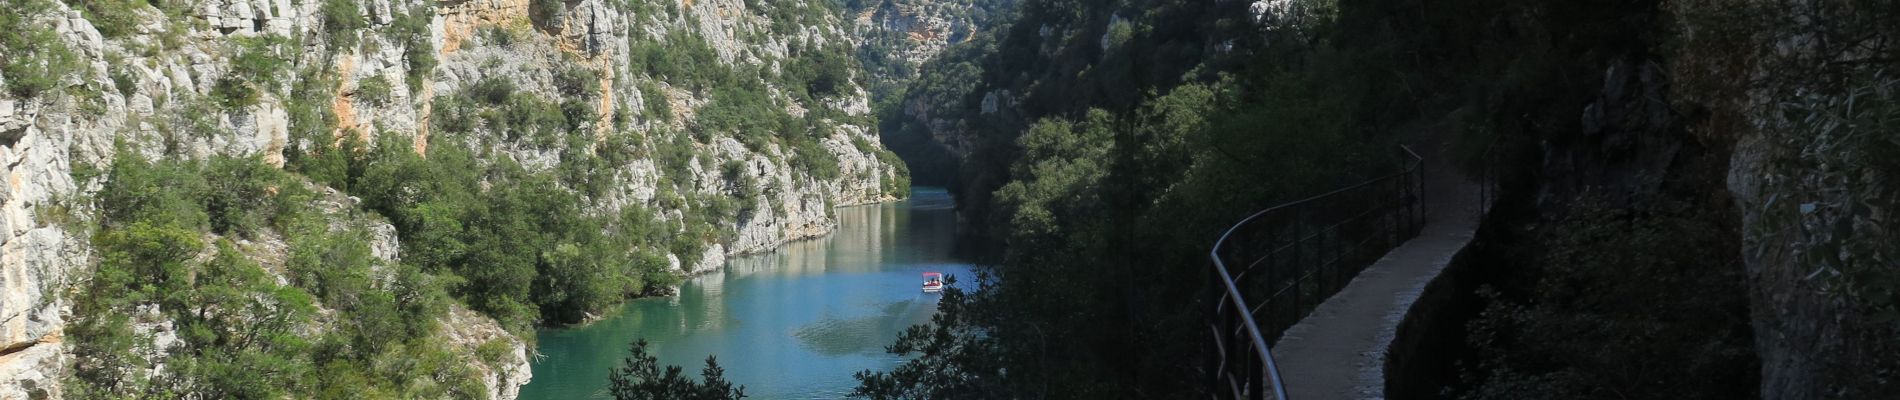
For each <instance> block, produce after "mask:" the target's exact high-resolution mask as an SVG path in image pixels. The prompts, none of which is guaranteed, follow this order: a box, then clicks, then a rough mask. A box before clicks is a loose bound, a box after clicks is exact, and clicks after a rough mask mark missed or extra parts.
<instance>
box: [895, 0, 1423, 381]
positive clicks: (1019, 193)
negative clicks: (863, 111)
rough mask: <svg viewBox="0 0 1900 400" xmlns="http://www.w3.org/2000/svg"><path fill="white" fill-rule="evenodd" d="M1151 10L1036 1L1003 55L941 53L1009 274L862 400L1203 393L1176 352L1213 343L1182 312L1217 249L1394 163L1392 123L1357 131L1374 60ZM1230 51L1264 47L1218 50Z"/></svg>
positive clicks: (906, 345) (984, 287) (978, 211)
mask: <svg viewBox="0 0 1900 400" xmlns="http://www.w3.org/2000/svg"><path fill="white" fill-rule="evenodd" d="M1138 3H1141V4H1133V5H1129V6H1128V8H1118V7H1103V8H1097V7H1093V6H1084V5H1077V4H1066V3H1056V2H1030V3H1025V4H1024V5H1023V9H1022V10H1021V13H1022V14H1021V19H1020V20H1018V21H1016V22H1015V23H1014V25H1012V26H1008V27H1004V28H1002V29H1001V30H999V31H998V32H997V35H998V36H996V37H994V38H978V39H976V40H973V41H971V42H970V43H968V44H965V45H963V46H964V47H962V48H959V49H953V50H952V51H951V52H950V53H947V54H949V56H948V57H956V56H958V55H971V56H976V57H977V58H976V59H974V60H969V59H963V60H959V59H955V58H943V59H939V60H937V61H935V62H933V63H932V64H931V65H930V66H929V67H927V69H926V72H925V75H924V77H923V78H922V79H921V80H920V81H918V82H917V83H915V84H913V85H912V90H913V91H912V92H911V94H912V96H918V97H913V98H915V99H922V100H924V101H933V102H939V105H938V106H937V107H940V108H938V109H937V110H936V112H937V113H939V115H949V116H950V118H951V120H952V121H955V122H956V123H957V124H960V125H959V126H958V128H959V129H967V130H968V134H967V135H968V136H969V137H973V138H974V139H975V140H977V143H976V146H977V147H976V148H975V149H973V153H972V154H971V155H970V156H969V158H968V159H966V161H964V163H963V171H962V178H961V179H960V182H962V183H963V186H962V187H961V188H960V191H961V193H959V198H960V202H962V203H963V204H961V207H963V209H962V210H963V212H964V213H965V215H966V216H969V217H970V218H972V219H973V220H975V221H981V222H982V223H981V224H979V225H976V226H978V227H988V228H989V229H988V230H986V231H984V233H987V234H988V235H989V236H991V237H992V238H995V239H998V240H999V241H1000V242H1002V244H1003V245H1004V246H1006V250H1005V256H1004V262H1003V264H1002V265H999V266H997V267H995V269H994V270H993V271H992V272H993V274H994V275H993V276H991V277H986V278H984V279H980V288H979V289H978V290H976V291H974V292H970V293H951V294H946V295H945V296H944V301H943V302H942V306H941V307H940V314H939V315H938V317H937V318H935V319H933V323H932V324H931V325H928V326H921V327H914V328H912V329H911V330H909V331H907V332H906V333H904V334H903V335H902V336H900V338H899V339H898V342H897V344H896V345H894V346H893V347H892V348H891V349H892V351H893V352H896V353H905V354H911V355H914V356H916V357H917V358H916V359H914V360H913V361H911V362H909V363H906V364H905V365H903V366H901V367H899V368H898V369H897V370H896V371H893V372H890V373H866V374H862V375H861V379H862V380H863V385H862V386H861V387H860V388H859V391H858V394H860V395H864V396H868V397H872V398H911V397H928V398H1007V397H1039V396H1056V397H1083V398H1090V397H1109V398H1115V397H1138V398H1168V397H1190V396H1193V395H1194V393H1197V392H1198V391H1199V390H1200V386H1201V384H1202V382H1201V379H1203V378H1204V377H1201V376H1198V375H1197V374H1196V373H1194V372H1193V371H1196V370H1198V368H1199V367H1200V365H1199V364H1198V363H1199V360H1198V359H1196V358H1193V357H1182V355H1184V354H1197V352H1198V351H1199V346H1201V345H1202V344H1201V343H1199V342H1196V341H1192V340H1179V338H1198V337H1201V336H1202V335H1200V334H1199V333H1198V332H1199V331H1197V329H1200V328H1197V327H1199V326H1200V324H1201V322H1202V319H1203V318H1204V316H1202V315H1200V314H1199V313H1196V312H1192V311H1191V310H1195V309H1196V308H1193V306H1191V305H1190V306H1186V307H1187V308H1185V310H1190V311H1189V312H1184V306H1183V302H1184V301H1191V300H1188V299H1196V298H1198V297H1200V296H1199V293H1200V291H1201V290H1202V287H1201V286H1202V282H1201V279H1200V278H1201V277H1203V276H1205V275H1204V274H1205V270H1204V268H1205V266H1204V264H1203V263H1202V262H1201V261H1200V260H1202V258H1201V257H1203V256H1204V253H1203V252H1204V251H1205V246H1206V244H1207V242H1208V240H1209V239H1210V238H1211V237H1212V236H1214V235H1216V234H1217V233H1218V229H1220V228H1222V227H1224V226H1225V225H1226V224H1227V223H1229V222H1231V221H1232V220H1233V219H1235V218H1238V217H1239V216H1241V215H1244V213H1245V212H1247V211H1250V210H1251V209H1253V208H1255V207H1259V206H1260V205H1262V204H1270V203H1272V202H1273V201H1276V200H1282V199H1288V198H1291V197H1293V196H1296V195H1299V194H1303V193H1310V192H1312V191H1314V190H1318V189H1320V188H1323V187H1329V186H1332V185H1335V184H1338V183H1342V182H1348V181H1350V180H1352V179H1355V178H1358V177H1361V176H1364V175H1367V174H1370V173H1371V172H1372V171H1375V170H1381V169H1377V168H1378V167H1379V166H1381V165H1390V164H1387V163H1385V161H1387V160H1389V158H1387V157H1388V156H1387V154H1389V153H1388V152H1386V151H1385V150H1387V149H1389V148H1390V147H1389V146H1391V144H1392V143H1393V140H1394V137H1395V135H1393V134H1391V133H1389V132H1390V131H1389V130H1388V129H1387V128H1389V126H1387V125H1384V123H1382V122H1380V121H1378V120H1367V119H1363V118H1357V114H1358V113H1361V112H1363V110H1362V109H1360V108H1359V107H1361V105H1362V101H1363V100H1364V99H1365V97H1364V96H1368V95H1369V93H1368V91H1369V88H1367V87H1362V86H1358V85H1340V83H1341V82H1348V80H1345V79H1342V77H1347V76H1353V74H1359V73H1366V72H1365V70H1366V69H1370V68H1371V67H1370V66H1366V65H1363V62H1362V61H1363V60H1364V59H1365V57H1364V56H1362V55H1358V54H1353V53H1349V52H1346V51H1343V50H1339V49H1333V48H1330V47H1328V46H1326V45H1324V44H1323V43H1318V42H1316V41H1314V42H1309V41H1305V40H1285V41H1282V42H1278V43H1276V44H1273V45H1271V46H1269V45H1267V44H1266V43H1264V42H1260V41H1259V40H1258V37H1257V36H1255V35H1252V34H1242V33H1243V32H1252V31H1250V30H1239V29H1236V28H1221V27H1230V26H1234V25H1244V23H1241V22H1240V21H1238V20H1234V19H1233V18H1235V17H1234V16H1237V15H1244V11H1243V10H1238V9H1234V7H1244V5H1224V6H1223V5H1213V6H1209V5H1207V4H1204V3H1191V4H1190V3H1189V2H1169V1H1152V2H1138ZM1132 10H1145V11H1132ZM1116 13H1119V15H1121V16H1122V17H1121V18H1124V19H1123V20H1122V21H1123V22H1120V23H1117V24H1109V23H1107V22H1108V21H1109V20H1110V19H1111V17H1110V16H1111V14H1116ZM1044 25H1047V26H1050V27H1051V28H1050V29H1051V30H1054V31H1055V32H1069V33H1060V34H1047V35H1045V33H1044V32H1042V29H1041V28H1040V27H1041V26H1044ZM1302 28H1303V29H1311V31H1306V32H1303V34H1322V33H1325V32H1326V31H1324V30H1321V29H1320V28H1321V27H1302ZM1110 30H1112V31H1114V32H1118V33H1116V34H1113V35H1106V36H1107V37H1109V38H1110V40H1108V41H1107V44H1108V46H1106V47H1104V46H1103V45H1102V43H1104V42H1103V41H1101V40H1099V38H1102V37H1105V34H1106V33H1108V31H1110ZM1044 36H1048V37H1063V38H1066V39H1063V42H1060V43H1059V45H1057V44H1050V43H1046V42H1043V41H1042V40H1040V39H1037V38H1040V37H1044ZM1227 38H1236V39H1235V40H1238V41H1242V42H1246V43H1244V44H1245V45H1248V46H1253V47H1247V48H1248V49H1251V50H1248V51H1234V52H1231V53H1218V52H1215V51H1213V49H1214V48H1213V47H1212V45H1211V44H1212V43H1221V42H1224V41H1226V39H1227ZM1248 38H1253V39H1248ZM1277 38H1279V39H1288V38H1293V36H1283V37H1277ZM1051 48H1053V49H1054V50H1049V49H1051ZM1164 55H1165V56H1164ZM1135 66H1142V67H1139V68H1137V67H1135ZM933 71H940V72H941V73H946V74H950V75H949V76H932V75H931V74H932V73H933ZM1025 76H1027V77H1028V78H1027V80H1023V79H1024V78H1023V77H1025ZM997 88H1010V90H1011V91H1013V92H1014V93H1016V94H1015V97H1016V98H1017V99H1016V100H1014V101H1015V102H1017V103H1016V104H1017V105H1016V106H1015V107H1013V111H1009V112H995V113H990V112H985V110H983V109H981V107H982V105H981V103H983V102H985V101H984V100H983V99H984V97H986V94H987V93H991V92H992V91H994V90H996V89H997ZM1024 88H1030V89H1027V90H1025V89H1024ZM905 124H906V125H909V126H910V127H906V128H904V129H913V128H911V127H915V129H922V128H923V127H921V126H919V125H921V124H920V123H919V122H915V121H913V122H906V123H905ZM1189 304H1193V303H1189ZM1056 394H1060V395H1056Z"/></svg>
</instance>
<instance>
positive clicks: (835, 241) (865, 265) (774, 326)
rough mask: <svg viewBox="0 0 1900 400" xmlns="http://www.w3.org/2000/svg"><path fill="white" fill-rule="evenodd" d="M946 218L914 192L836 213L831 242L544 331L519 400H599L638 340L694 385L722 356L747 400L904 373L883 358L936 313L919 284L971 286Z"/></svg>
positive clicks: (940, 205)
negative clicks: (862, 376) (933, 279)
mask: <svg viewBox="0 0 1900 400" xmlns="http://www.w3.org/2000/svg"><path fill="white" fill-rule="evenodd" d="M952 206H953V203H952V202H951V200H950V196H949V194H948V193H945V192H944V191H943V190H941V189H922V188H920V189H918V190H916V191H915V192H914V193H913V194H912V197H911V199H910V200H907V201H903V202H898V203H891V204H882V205H871V206H861V207H849V208H840V209H837V210H835V211H836V213H837V217H838V225H839V226H838V230H837V231H836V232H834V233H832V234H831V235H830V236H827V237H824V238H821V239H815V240H808V241H802V242H797V243H790V244H787V245H785V246H784V247H781V248H780V249H779V250H778V251H777V252H774V253H769V254H762V255H756V256H749V257H742V258H735V259H732V260H731V261H729V262H727V263H726V266H725V268H724V270H723V271H722V272H716V273H712V274H708V275H705V276H700V277H697V278H694V279H691V280H689V281H687V282H686V283H685V284H684V285H682V286H681V287H680V293H679V295H678V296H674V297H665V298H649V299H640V300H635V301H632V302H629V303H628V304H626V305H625V306H622V307H621V308H620V309H619V311H618V312H617V313H616V315H613V316H611V317H609V318H608V319H606V320H603V321H600V322H597V323H595V324H593V325H589V326H586V327H582V328H578V329H548V330H542V331H540V332H539V336H540V344H539V351H540V352H541V354H542V355H543V357H542V358H541V359H539V360H537V361H535V362H534V380H533V381H531V382H529V383H528V385H527V386H524V387H522V389H521V398H522V399H526V400H535V399H589V398H607V395H606V387H607V371H608V369H609V368H612V367H615V366H618V365H619V363H620V360H621V358H622V357H625V355H626V349H627V343H628V342H630V341H632V340H633V339H634V338H642V337H643V338H646V339H647V341H648V342H650V343H651V346H650V348H651V349H653V350H654V352H655V355H656V356H657V357H659V359H660V362H661V363H664V364H672V365H679V366H682V367H685V368H686V370H687V372H688V373H689V374H690V375H692V376H693V377H694V378H695V379H697V378H698V375H699V369H700V368H701V367H702V366H704V360H705V358H706V355H708V354H710V355H714V356H718V357H719V364H720V366H722V367H725V368H726V378H727V379H728V380H731V381H733V382H734V383H738V384H743V385H745V387H746V395H747V396H748V397H749V398H755V399H801V398H825V399H830V398H839V397H843V396H844V395H845V394H847V393H850V391H851V388H853V387H856V386H857V381H856V380H855V379H852V377H851V374H852V373H854V372H857V371H860V370H865V369H873V370H887V369H889V368H892V367H894V366H896V365H897V364H898V363H899V362H901V361H902V360H901V359H899V358H898V357H896V356H892V355H889V354H886V353H885V352H884V346H886V345H889V344H890V343H891V342H892V341H894V340H895V339H896V337H897V333H898V332H901V331H903V330H904V328H905V327H908V326H910V325H914V324H918V323H923V322H928V321H929V320H930V316H931V314H933V313H935V312H936V309H937V307H936V305H937V298H938V297H937V296H938V295H936V294H926V293H922V291H921V290H919V285H920V283H921V275H922V274H923V273H924V272H926V271H937V272H943V273H945V274H949V275H956V276H958V277H959V278H963V279H964V280H965V281H966V282H967V281H968V280H969V279H968V278H969V277H970V272H969V271H970V264H968V263H966V262H965V261H964V260H962V259H959V258H957V257H956V256H953V255H952V254H951V248H952V247H953V243H952V241H953V239H954V238H955V236H956V232H955V229H956V228H955V227H956V216H955V214H954V213H953V211H952Z"/></svg>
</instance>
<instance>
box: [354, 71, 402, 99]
mask: <svg viewBox="0 0 1900 400" xmlns="http://www.w3.org/2000/svg"><path fill="white" fill-rule="evenodd" d="M356 85H357V86H356V98H357V99H360V100H363V101H364V102H367V103H369V104H374V105H383V104H388V103H389V98H390V92H391V91H393V90H395V89H394V88H391V87H389V79H385V78H383V76H382V75H377V76H375V77H371V78H369V79H365V80H363V81H362V82H358V83H357V84H356Z"/></svg>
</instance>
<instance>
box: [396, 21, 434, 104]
mask: <svg viewBox="0 0 1900 400" xmlns="http://www.w3.org/2000/svg"><path fill="white" fill-rule="evenodd" d="M433 16H435V10H433V9H432V8H431V7H429V6H427V5H423V6H417V7H416V8H414V9H411V10H409V12H408V13H405V14H401V15H397V16H396V18H395V20H394V21H391V22H390V23H389V28H388V30H386V31H385V32H388V33H389V35H390V40H391V41H394V42H396V43H401V44H402V58H403V61H404V62H405V63H406V65H407V67H408V68H407V70H408V71H407V78H408V79H407V83H408V85H409V91H410V92H413V93H420V92H421V91H422V84H424V83H427V82H428V81H429V80H430V79H433V78H434V76H435V75H434V73H435V65H436V62H437V61H436V58H435V45H434V44H432V43H430V41H429V40H430V37H429V35H430V33H429V20H430V18H431V17H433Z"/></svg>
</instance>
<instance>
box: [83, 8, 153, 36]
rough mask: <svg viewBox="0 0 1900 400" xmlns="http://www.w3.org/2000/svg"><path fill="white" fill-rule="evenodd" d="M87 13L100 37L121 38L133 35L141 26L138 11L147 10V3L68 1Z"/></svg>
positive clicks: (87, 18) (88, 19)
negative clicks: (134, 30)
mask: <svg viewBox="0 0 1900 400" xmlns="http://www.w3.org/2000/svg"><path fill="white" fill-rule="evenodd" d="M66 4H69V5H72V6H73V7H74V8H78V9H80V10H81V11H83V12H84V13H85V16H86V20H87V21H92V26H93V27H95V28H98V29H99V35H101V36H105V37H106V38H107V39H114V38H121V37H125V35H128V34H131V33H132V28H134V27H137V26H139V18H138V17H139V15H138V10H139V9H141V8H145V2H143V1H139V0H66Z"/></svg>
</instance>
